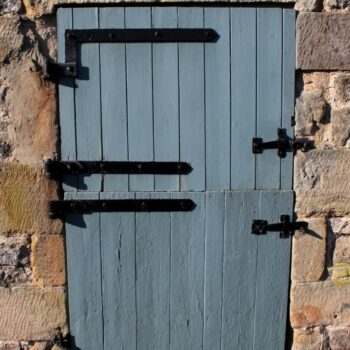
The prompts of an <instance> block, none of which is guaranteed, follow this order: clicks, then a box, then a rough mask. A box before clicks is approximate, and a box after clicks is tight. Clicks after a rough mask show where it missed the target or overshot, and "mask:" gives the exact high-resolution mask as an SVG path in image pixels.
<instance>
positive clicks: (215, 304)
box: [203, 192, 225, 350]
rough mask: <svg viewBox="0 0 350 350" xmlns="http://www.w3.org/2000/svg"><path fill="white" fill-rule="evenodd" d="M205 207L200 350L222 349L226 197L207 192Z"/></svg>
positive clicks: (221, 193) (220, 193)
mask: <svg viewBox="0 0 350 350" xmlns="http://www.w3.org/2000/svg"><path fill="white" fill-rule="evenodd" d="M205 200H206V207H205V242H204V243H205V261H204V326H203V349H204V350H211V349H220V348H221V327H222V325H221V323H222V312H223V307H222V295H223V290H222V288H223V255H224V225H225V194H224V192H209V193H207V194H206V199H205Z"/></svg>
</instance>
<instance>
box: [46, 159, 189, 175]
mask: <svg viewBox="0 0 350 350" xmlns="http://www.w3.org/2000/svg"><path fill="white" fill-rule="evenodd" d="M192 170H193V169H192V167H191V165H190V164H188V163H185V162H99V161H80V162H70V161H67V162H65V161H57V160H51V159H49V160H47V161H46V162H45V173H46V175H47V176H48V177H49V178H50V179H58V178H60V177H61V176H62V175H63V174H74V175H78V174H135V175H141V174H157V175H187V174H189V173H190V172H191V171H192Z"/></svg>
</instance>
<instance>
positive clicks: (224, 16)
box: [204, 8, 231, 190]
mask: <svg viewBox="0 0 350 350" xmlns="http://www.w3.org/2000/svg"><path fill="white" fill-rule="evenodd" d="M204 26H205V27H206V28H213V29H215V30H216V31H217V32H218V33H219V35H220V39H219V40H218V41H217V42H216V43H208V44H205V57H204V60H205V62H204V65H205V116H206V120H205V122H206V125H205V139H206V141H205V142H206V159H205V167H206V170H205V171H206V189H207V190H222V189H229V188H230V182H231V179H230V13H229V10H228V9H227V8H206V9H204Z"/></svg>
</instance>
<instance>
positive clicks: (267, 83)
mask: <svg viewBox="0 0 350 350" xmlns="http://www.w3.org/2000/svg"><path fill="white" fill-rule="evenodd" d="M281 82H282V10H281V9H276V8H273V9H267V8H259V9H257V137H261V138H262V139H263V141H264V142H268V141H273V140H276V139H277V128H279V127H280V125H281V97H282V91H281ZM279 173H280V158H279V157H278V155H277V150H276V149H271V150H264V151H263V153H262V154H258V155H256V180H255V183H256V189H279V188H280V175H279Z"/></svg>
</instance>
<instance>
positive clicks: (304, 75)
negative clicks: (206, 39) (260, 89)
mask: <svg viewBox="0 0 350 350" xmlns="http://www.w3.org/2000/svg"><path fill="white" fill-rule="evenodd" d="M165 1H166V0H165ZM287 1H288V0H287ZM65 2H66V3H68V2H69V3H79V2H85V1H84V0H77V1H72V0H2V1H0V158H1V163H0V218H1V219H0V349H2V350H4V349H7V350H10V349H11V350H15V349H16V350H20V349H22V350H24V349H25V350H29V349H31V350H50V349H51V350H52V349H53V350H57V349H58V347H57V346H56V345H54V343H53V339H54V336H55V334H56V333H57V332H58V331H59V332H61V333H63V334H65V333H66V332H67V311H66V292H65V285H66V275H65V258H64V241H63V236H62V233H61V232H62V225H61V223H60V222H59V221H51V220H49V219H48V215H47V211H46V202H47V200H49V199H51V198H55V196H56V190H57V189H56V185H55V183H51V182H49V181H47V180H46V179H45V177H44V175H43V167H42V165H43V163H42V162H43V160H44V159H45V158H49V157H52V156H53V155H54V154H55V152H56V151H57V144H58V125H57V110H56V108H57V105H56V87H55V84H54V83H52V82H50V81H49V80H48V79H47V77H46V72H45V63H46V61H47V60H54V59H55V57H56V41H55V28H56V24H55V16H54V5H55V4H59V3H65ZM86 2H89V1H88V0H87V1H86ZM101 2H103V1H101ZM105 2H113V1H112V0H107V1H105ZM149 2H151V0H149ZM247 2H248V1H247ZM280 2H285V1H280ZM295 8H296V9H297V10H298V11H299V15H298V18H297V57H296V58H297V61H296V65H297V71H296V78H297V79H296V113H295V117H296V135H297V136H300V137H307V138H310V139H313V140H314V142H315V148H314V149H313V150H311V151H309V152H307V153H298V154H297V156H296V158H295V174H294V188H295V191H296V208H295V211H296V215H297V216H298V219H301V220H307V221H308V222H309V228H310V231H311V232H313V235H312V236H310V235H305V234H302V233H297V235H296V236H295V238H294V239H293V256H292V275H291V279H292V284H291V304H290V323H291V330H290V347H291V348H292V349H293V350H320V349H322V350H327V349H332V350H346V349H350V182H349V176H350V40H349V38H350V0H299V1H298V2H297V3H296V4H295ZM271 350H279V349H271Z"/></svg>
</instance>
